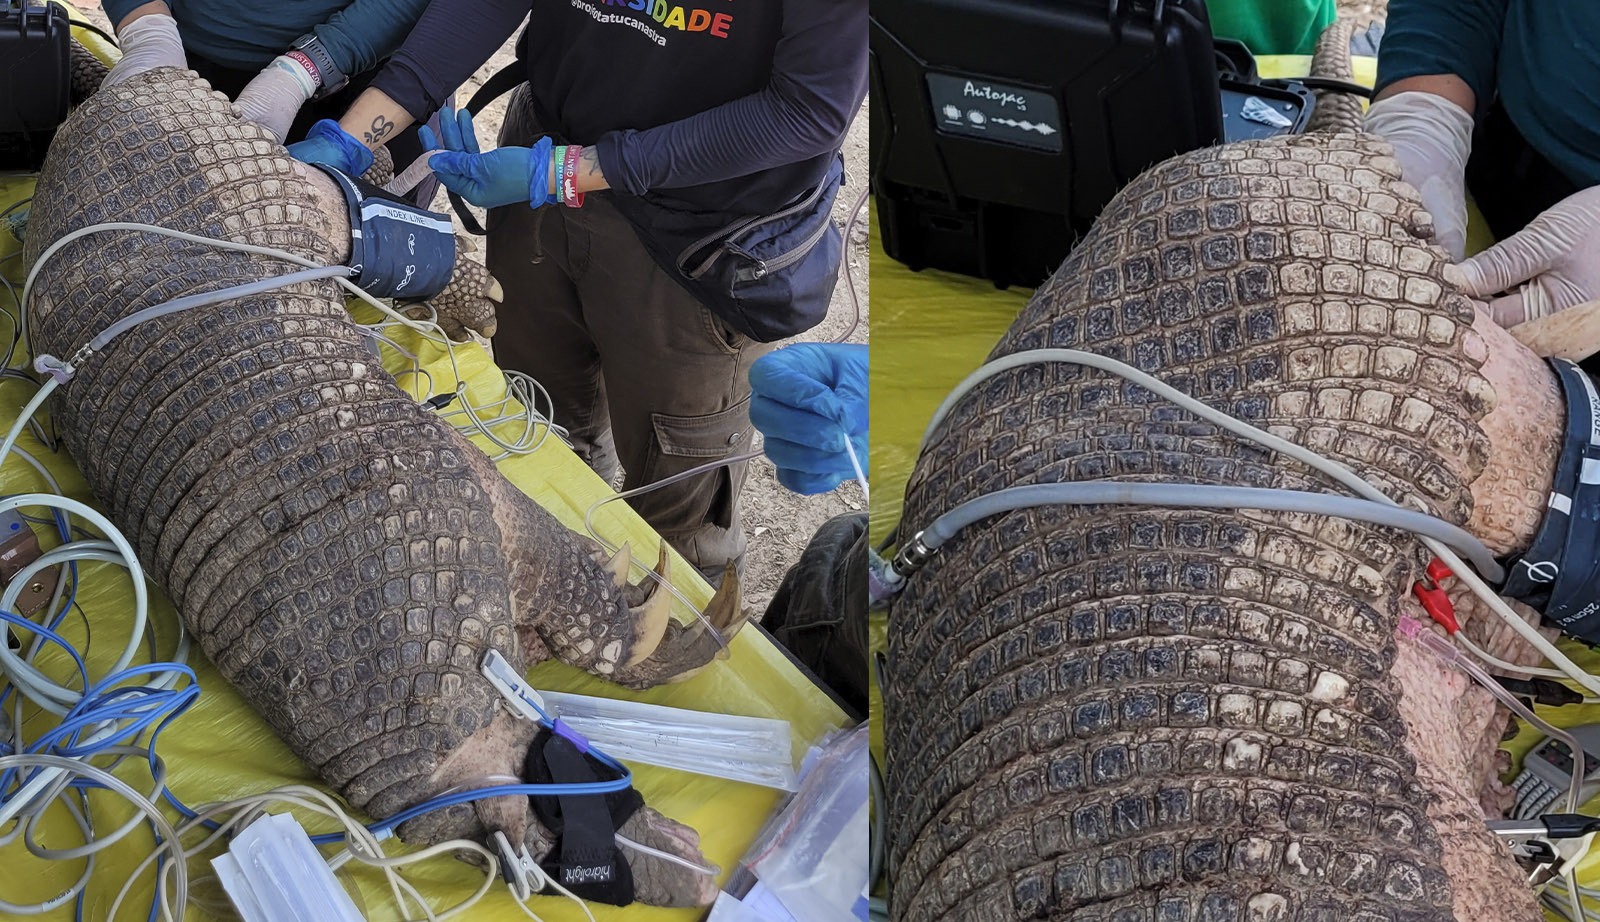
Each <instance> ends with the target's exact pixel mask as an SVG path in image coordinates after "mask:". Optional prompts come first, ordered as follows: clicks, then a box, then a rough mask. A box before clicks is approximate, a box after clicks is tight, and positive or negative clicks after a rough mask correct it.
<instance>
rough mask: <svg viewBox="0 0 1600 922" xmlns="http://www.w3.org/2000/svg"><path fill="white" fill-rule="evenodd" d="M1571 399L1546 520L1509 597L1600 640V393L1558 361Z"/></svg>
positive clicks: (1509, 581) (1505, 591)
mask: <svg viewBox="0 0 1600 922" xmlns="http://www.w3.org/2000/svg"><path fill="white" fill-rule="evenodd" d="M1550 364H1551V365H1552V366H1554V368H1555V371H1556V375H1557V376H1558V377H1559V378H1560V379H1561V392H1562V395H1563V396H1564V397H1565V398H1566V401H1567V427H1566V434H1565V435H1564V436H1563V438H1562V442H1561V458H1560V460H1559V461H1558V462H1556V475H1555V481H1554V483H1553V484H1552V486H1551V489H1550V499H1549V501H1548V502H1547V503H1546V504H1545V513H1544V521H1543V522H1540V523H1539V531H1538V533H1537V534H1536V535H1535V536H1534V539H1533V544H1532V545H1530V546H1529V548H1528V550H1527V552H1526V553H1524V554H1523V555H1522V556H1521V557H1518V558H1515V559H1514V560H1512V561H1510V562H1509V565H1508V566H1507V568H1506V572H1507V574H1508V575H1507V577H1506V583H1505V585H1504V586H1503V587H1501V590H1500V593H1501V595H1506V596H1510V597H1511V598H1514V599H1517V600H1519V601H1522V602H1526V603H1527V604H1529V605H1531V606H1533V607H1534V608H1536V609H1538V610H1539V612H1540V613H1542V614H1543V615H1544V619H1545V621H1547V622H1549V623H1550V624H1551V625H1553V626H1555V627H1557V628H1560V629H1561V631H1562V632H1563V633H1566V634H1569V635H1571V636H1573V637H1576V638H1577V639H1579V640H1582V641H1584V642H1586V643H1590V644H1600V393H1597V392H1596V390H1595V384H1594V380H1593V379H1591V378H1590V377H1589V375H1588V374H1587V373H1586V372H1584V371H1583V370H1582V369H1581V368H1579V367H1578V366H1577V365H1575V364H1573V363H1572V362H1569V361H1567V360H1565V359H1555V358H1553V359H1550Z"/></svg>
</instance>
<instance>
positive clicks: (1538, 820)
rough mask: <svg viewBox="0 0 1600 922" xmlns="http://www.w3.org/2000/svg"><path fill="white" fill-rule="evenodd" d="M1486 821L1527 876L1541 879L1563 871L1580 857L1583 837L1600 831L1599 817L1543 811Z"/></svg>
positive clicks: (1584, 845)
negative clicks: (1529, 815) (1512, 818)
mask: <svg viewBox="0 0 1600 922" xmlns="http://www.w3.org/2000/svg"><path fill="white" fill-rule="evenodd" d="M1487 825H1488V827H1489V831H1490V832H1492V833H1494V834H1495V835H1497V836H1499V837H1500V839H1501V841H1503V842H1505V843H1506V846H1507V847H1508V848H1510V849H1511V854H1512V856H1513V857H1515V858H1516V859H1517V860H1518V862H1520V863H1521V864H1522V866H1523V867H1524V868H1525V869H1526V870H1527V871H1528V873H1529V879H1530V880H1533V879H1534V878H1535V877H1538V878H1540V880H1541V881H1542V880H1545V879H1548V878H1549V877H1551V876H1554V875H1556V874H1561V873H1564V872H1565V870H1566V866H1567V865H1569V864H1571V863H1573V862H1575V861H1577V860H1578V859H1579V858H1581V857H1583V855H1584V853H1586V852H1587V851H1588V847H1587V843H1585V842H1583V841H1582V840H1583V839H1585V838H1587V837H1589V836H1592V835H1594V834H1595V833H1596V832H1600V817H1593V816H1584V815H1583V814H1581V813H1546V814H1544V815H1543V816H1536V817H1531V818H1529V819H1525V820H1490V821H1489V822H1488V824H1487ZM1571 846H1577V847H1576V848H1573V847H1571Z"/></svg>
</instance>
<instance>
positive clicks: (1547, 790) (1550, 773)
mask: <svg viewBox="0 0 1600 922" xmlns="http://www.w3.org/2000/svg"><path fill="white" fill-rule="evenodd" d="M1567 732H1568V733H1570V734H1572V736H1573V738H1574V739H1576V740H1577V741H1578V745H1579V746H1581V747H1583V765H1582V767H1581V769H1580V770H1581V771H1582V772H1583V782H1582V785H1581V787H1580V788H1579V792H1578V802H1579V804H1580V805H1581V804H1583V803H1587V802H1588V801H1589V799H1590V798H1591V797H1593V796H1594V795H1596V794H1600V724H1584V725H1583V726H1581V727H1568V728H1567ZM1573 768H1574V765H1573V754H1572V749H1571V747H1569V746H1568V745H1567V744H1566V743H1563V742H1562V741H1560V740H1558V739H1555V738H1554V737H1549V736H1547V737H1545V738H1544V740H1543V741H1542V742H1540V743H1539V744H1538V745H1537V746H1534V747H1533V749H1531V750H1529V751H1528V754H1527V755H1526V756H1524V757H1523V759H1522V771H1521V772H1520V773H1519V774H1518V775H1517V777H1516V778H1515V779H1513V780H1512V782H1511V789H1512V790H1513V791H1515V792H1516V795H1517V802H1516V805H1515V806H1514V807H1512V808H1511V811H1510V814H1509V816H1510V818H1512V819H1533V818H1534V817H1537V816H1541V815H1543V814H1545V813H1549V812H1551V811H1552V809H1553V808H1556V807H1559V806H1560V804H1558V803H1557V801H1559V800H1560V799H1561V798H1564V797H1566V796H1567V790H1568V789H1569V787H1570V786H1571V784H1572V769H1573Z"/></svg>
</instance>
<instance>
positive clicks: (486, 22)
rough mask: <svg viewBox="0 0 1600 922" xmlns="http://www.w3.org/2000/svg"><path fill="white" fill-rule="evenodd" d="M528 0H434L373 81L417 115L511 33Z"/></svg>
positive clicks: (435, 104) (427, 112)
mask: <svg viewBox="0 0 1600 922" xmlns="http://www.w3.org/2000/svg"><path fill="white" fill-rule="evenodd" d="M531 8H532V0H433V2H432V3H430V4H428V9H427V12H425V13H423V14H422V18H421V19H419V20H418V21H417V27H416V28H415V29H412V30H411V34H410V35H408V36H406V40H405V43H404V44H402V45H401V46H400V50H399V51H396V52H395V53H394V57H392V58H390V59H389V63H388V64H387V65H385V66H384V68H383V70H381V71H379V72H378V76H377V78H376V79H374V80H373V81H372V86H373V87H375V88H376V89H379V90H382V91H383V92H384V93H385V94H386V95H387V96H388V97H389V98H390V99H393V100H394V101H395V102H397V103H399V104H400V105H401V107H402V108H404V109H405V110H406V111H407V112H409V113H411V117H412V118H415V119H417V120H418V121H422V120H423V119H426V118H428V117H429V116H431V115H432V114H433V113H434V112H435V111H437V110H438V108H439V107H440V106H441V105H443V104H444V101H445V98H446V97H448V96H449V95H450V94H451V93H453V92H455V91H456V89H457V88H458V87H460V86H461V85H462V84H463V83H466V82H467V78H468V77H470V76H472V74H473V72H474V71H476V70H477V69H478V68H479V67H482V66H483V63H484V62H485V61H487V60H489V57H490V56H491V55H493V54H494V53H495V51H497V50H498V49H499V48H500V46H501V45H503V44H505V40H506V39H508V38H510V37H511V33H513V32H515V31H516V29H517V26H518V25H520V24H521V23H522V20H523V19H524V18H525V17H526V16H527V15H528V11H529V10H530V9H531Z"/></svg>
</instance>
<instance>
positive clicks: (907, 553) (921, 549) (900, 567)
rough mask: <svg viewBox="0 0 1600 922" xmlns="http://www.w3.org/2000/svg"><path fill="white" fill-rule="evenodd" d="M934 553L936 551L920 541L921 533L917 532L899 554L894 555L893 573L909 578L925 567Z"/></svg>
mask: <svg viewBox="0 0 1600 922" xmlns="http://www.w3.org/2000/svg"><path fill="white" fill-rule="evenodd" d="M936 553H938V551H937V549H935V548H931V547H929V546H928V545H927V544H926V543H925V542H924V541H923V540H922V532H920V531H919V532H917V533H916V534H914V535H912V536H911V540H909V541H907V542H906V543H905V546H903V547H901V548H900V552H899V553H897V554H895V555H894V563H893V566H894V572H896V573H898V574H899V575H900V576H902V577H907V576H910V575H911V574H913V573H915V572H917V571H918V570H920V569H922V568H923V567H924V566H926V565H927V563H928V561H929V560H932V559H933V555H934V554H936Z"/></svg>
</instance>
